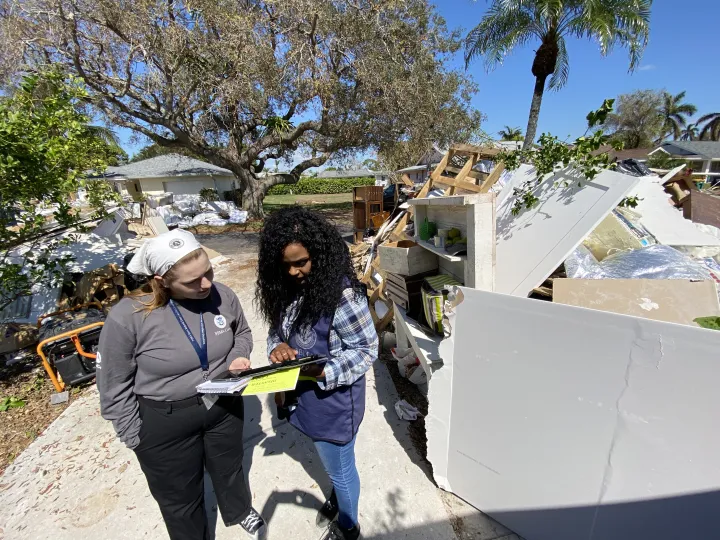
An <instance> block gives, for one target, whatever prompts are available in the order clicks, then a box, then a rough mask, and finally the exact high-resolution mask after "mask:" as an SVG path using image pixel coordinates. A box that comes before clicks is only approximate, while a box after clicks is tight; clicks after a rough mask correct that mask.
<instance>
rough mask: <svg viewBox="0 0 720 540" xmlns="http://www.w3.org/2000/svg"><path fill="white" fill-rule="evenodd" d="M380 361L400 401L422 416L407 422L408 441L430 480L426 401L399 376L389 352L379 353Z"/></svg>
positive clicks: (411, 384)
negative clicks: (426, 469) (418, 456)
mask: <svg viewBox="0 0 720 540" xmlns="http://www.w3.org/2000/svg"><path fill="white" fill-rule="evenodd" d="M380 361H381V362H382V363H383V364H385V365H386V366H387V368H388V371H389V372H390V376H391V377H392V381H393V383H394V384H395V389H396V390H397V393H398V395H399V396H400V399H404V400H405V401H407V402H408V403H409V404H410V405H412V406H413V407H415V408H416V409H417V410H418V411H420V413H421V414H422V415H423V416H422V417H419V418H418V419H417V420H415V421H414V422H409V425H408V434H409V435H410V440H412V443H413V446H414V447H415V450H417V452H418V454H419V455H420V459H422V461H423V463H424V464H425V466H427V468H428V470H429V471H430V478H432V465H431V463H430V462H429V461H428V459H427V435H426V433H425V416H427V413H428V400H427V398H426V397H425V396H424V395H423V394H422V392H420V390H418V387H417V386H415V385H414V384H413V383H411V382H410V381H408V380H407V379H406V378H405V377H403V376H402V375H400V371H399V370H398V363H397V361H396V360H395V359H394V358H393V357H392V354H390V353H389V352H382V353H380Z"/></svg>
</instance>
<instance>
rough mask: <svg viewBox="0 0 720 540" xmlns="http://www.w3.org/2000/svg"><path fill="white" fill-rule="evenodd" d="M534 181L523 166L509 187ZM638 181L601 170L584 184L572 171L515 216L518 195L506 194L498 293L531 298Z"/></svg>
mask: <svg viewBox="0 0 720 540" xmlns="http://www.w3.org/2000/svg"><path fill="white" fill-rule="evenodd" d="M533 177H534V169H533V168H521V169H518V171H516V174H515V175H514V176H513V178H512V180H511V182H509V183H508V185H511V186H514V187H518V186H521V185H522V184H523V183H524V182H526V181H529V180H531V179H532V178H533ZM637 181H638V179H637V178H636V177H632V176H628V175H624V174H620V173H616V172H613V171H603V172H601V173H600V174H598V175H597V176H596V177H595V178H594V179H593V180H592V181H585V180H583V179H581V178H579V177H578V176H577V173H575V172H573V171H572V170H570V169H563V170H561V171H558V172H557V173H556V174H555V175H554V176H552V177H550V178H548V179H547V180H545V181H544V182H542V184H540V186H539V187H538V188H536V190H535V191H534V194H535V196H536V197H537V198H538V199H539V201H540V202H539V203H538V204H537V205H536V206H534V207H533V208H531V209H525V210H522V211H521V212H520V213H519V214H518V215H513V213H512V207H513V202H514V200H515V197H514V196H512V195H510V196H507V198H506V199H504V200H503V202H502V203H501V204H499V205H498V209H497V253H496V266H495V290H496V291H497V292H500V293H505V294H513V295H516V296H527V295H528V294H529V293H530V291H532V290H533V289H534V288H535V287H537V286H538V285H540V284H541V283H542V282H543V281H545V279H546V278H547V277H548V276H550V274H552V272H553V271H554V270H555V269H556V268H557V267H558V266H560V264H562V262H563V261H564V260H565V259H566V258H567V256H568V255H569V254H570V253H572V251H573V250H574V249H575V248H576V247H577V246H578V245H579V244H580V242H582V241H583V239H584V238H585V237H586V236H587V235H588V234H589V233H590V232H591V231H592V230H593V229H595V227H596V226H597V225H598V224H599V223H600V222H601V221H602V220H603V219H605V217H606V216H607V215H608V214H609V213H610V212H611V211H612V210H613V208H615V207H616V206H617V204H618V203H619V202H620V201H621V200H622V199H623V198H624V197H625V196H626V195H627V193H628V192H629V191H630V190H632V189H633V187H634V186H635V184H636V183H637ZM578 183H581V184H582V187H579V186H578ZM563 185H566V187H562V186H563ZM506 187H508V186H506Z"/></svg>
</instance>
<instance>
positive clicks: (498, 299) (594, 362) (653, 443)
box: [428, 288, 720, 540]
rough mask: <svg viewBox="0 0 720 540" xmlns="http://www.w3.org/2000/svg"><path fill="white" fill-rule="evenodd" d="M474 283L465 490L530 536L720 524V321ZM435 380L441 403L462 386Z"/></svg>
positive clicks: (465, 381)
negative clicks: (665, 316) (493, 289)
mask: <svg viewBox="0 0 720 540" xmlns="http://www.w3.org/2000/svg"><path fill="white" fill-rule="evenodd" d="M462 292H463V294H464V300H463V302H462V303H461V304H460V305H459V306H458V307H457V311H456V319H455V322H456V324H455V325H454V332H453V339H454V354H453V360H452V371H451V372H450V375H451V378H452V383H451V389H450V393H449V396H450V398H449V399H450V400H451V407H450V410H451V414H450V415H449V419H450V420H449V422H450V430H449V436H448V438H447V440H448V453H447V460H446V468H447V479H446V484H447V485H448V486H451V488H452V490H453V491H454V492H455V493H456V494H458V495H459V496H460V497H462V498H464V499H466V500H467V501H468V502H470V503H471V504H473V505H474V506H476V507H477V508H479V509H480V510H482V511H483V512H486V513H488V514H490V515H491V516H493V517H494V518H496V519H497V520H498V521H500V522H501V523H503V524H504V525H506V526H507V527H509V528H511V529H512V530H514V531H515V532H517V533H518V534H520V535H522V536H523V537H525V538H526V539H527V540H578V539H588V540H605V539H608V540H609V539H613V540H626V539H627V540H630V539H632V540H636V539H637V538H653V540H671V539H673V540H674V539H676V538H720V522H719V521H718V520H717V519H716V513H717V511H716V508H717V507H718V505H720V490H719V489H720V467H719V466H718V458H717V456H718V455H720V434H719V433H718V430H717V411H718V410H720V393H719V392H717V379H718V377H717V374H718V368H719V365H718V353H717V351H718V350H720V332H715V331H711V330H704V329H700V328H693V327H688V326H681V325H677V324H672V323H666V322H661V321H652V320H647V319H640V318H636V317H631V316H626V315H617V314H613V313H606V312H601V311H594V310H590V309H585V308H578V307H573V306H565V305H561V304H553V303H550V302H543V301H538V300H530V299H526V298H516V297H512V296H508V295H501V294H497V293H489V292H483V291H478V290H473V289H467V288H462ZM441 371H442V370H441ZM438 373H439V372H438ZM438 373H436V375H437V374H438ZM435 378H436V377H433V381H434V380H435ZM433 381H431V385H430V400H431V411H430V412H431V413H432V404H433V400H438V401H439V403H440V408H442V407H443V406H444V403H445V400H446V399H447V398H448V394H447V392H448V390H447V389H445V391H444V393H443V395H441V396H438V395H437V394H438V392H434V389H433V384H432V382H433ZM435 390H442V388H441V387H440V386H438V387H437V388H436V389H435ZM447 417H448V416H447V413H446V416H445V418H447ZM441 420H442V418H441ZM440 431H441V430H437V429H436V430H435V431H434V432H431V431H430V430H429V431H428V439H429V440H428V456H431V452H430V449H431V448H432V450H433V454H432V455H433V457H436V456H440V458H442V438H441V437H438V438H437V440H431V438H432V437H434V436H435V433H437V432H440ZM433 465H434V466H435V462H434V461H433ZM439 465H440V472H441V473H442V472H443V470H442V467H443V466H444V465H445V464H444V463H443V462H442V460H441V459H440V460H439Z"/></svg>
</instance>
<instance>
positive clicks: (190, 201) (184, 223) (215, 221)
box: [156, 195, 248, 228]
mask: <svg viewBox="0 0 720 540" xmlns="http://www.w3.org/2000/svg"><path fill="white" fill-rule="evenodd" d="M178 197H181V198H180V200H176V201H175V202H174V203H173V204H172V205H166V206H158V207H157V208H156V210H157V212H158V214H159V215H160V216H161V217H162V218H163V221H165V224H166V225H178V226H179V227H181V228H187V227H191V226H193V225H210V226H218V227H219V226H223V225H227V224H228V223H245V222H246V221H247V218H248V213H247V211H246V210H240V209H239V208H238V207H237V206H235V203H233V202H228V201H213V202H209V203H208V202H202V201H200V198H199V197H198V196H196V195H176V199H177V198H178ZM221 213H224V214H226V215H225V216H223V215H221Z"/></svg>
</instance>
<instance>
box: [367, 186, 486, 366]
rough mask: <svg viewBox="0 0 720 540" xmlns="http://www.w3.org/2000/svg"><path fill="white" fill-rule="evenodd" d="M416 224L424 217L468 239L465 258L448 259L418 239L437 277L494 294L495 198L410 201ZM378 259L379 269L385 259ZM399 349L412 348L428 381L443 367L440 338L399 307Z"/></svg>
mask: <svg viewBox="0 0 720 540" xmlns="http://www.w3.org/2000/svg"><path fill="white" fill-rule="evenodd" d="M408 204H409V205H410V206H411V207H412V208H414V210H415V220H416V223H418V222H419V221H422V220H424V219H425V218H426V217H427V218H428V219H429V220H431V221H433V222H435V223H437V224H438V226H439V227H440V228H448V229H449V228H453V227H454V228H457V229H459V230H460V231H461V234H462V235H463V236H465V237H466V238H467V254H465V255H451V254H449V253H448V252H447V251H446V250H445V249H444V248H438V247H435V245H433V244H430V243H429V242H425V241H423V240H421V239H420V237H419V236H416V237H415V238H414V241H415V243H416V244H417V245H418V246H419V247H421V248H422V249H424V250H426V251H427V252H428V253H431V254H433V255H434V256H435V257H436V258H437V265H438V269H439V273H441V274H446V275H449V276H452V277H454V278H455V279H456V280H457V281H458V282H460V283H463V284H464V285H465V286H467V287H472V288H478V289H484V290H493V287H494V275H495V269H494V262H495V194H494V193H484V194H482V195H481V194H477V195H454V196H448V197H434V198H431V199H427V198H422V199H412V200H409V201H408ZM382 247H383V246H381V255H380V257H381V258H380V268H381V269H382V268H383V264H384V259H383V258H382V256H383V255H382V254H383V253H384V252H383V251H382ZM386 287H387V286H386ZM393 310H394V314H395V335H396V338H397V343H398V347H399V348H401V349H403V348H407V347H408V346H410V347H412V348H413V350H414V351H415V354H416V355H417V357H418V359H419V360H420V365H421V366H422V367H423V369H424V370H425V373H426V374H427V377H428V380H429V379H430V377H431V375H432V371H433V370H434V369H437V368H438V367H439V366H441V365H442V360H441V357H440V355H439V354H438V347H439V344H440V341H442V339H443V336H440V335H432V334H429V333H428V331H426V330H425V329H424V328H423V325H422V324H421V322H419V321H418V320H416V319H412V318H411V317H409V316H408V314H407V311H406V310H405V309H403V307H402V306H401V305H400V304H397V303H396V304H395V305H394V306H393Z"/></svg>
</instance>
